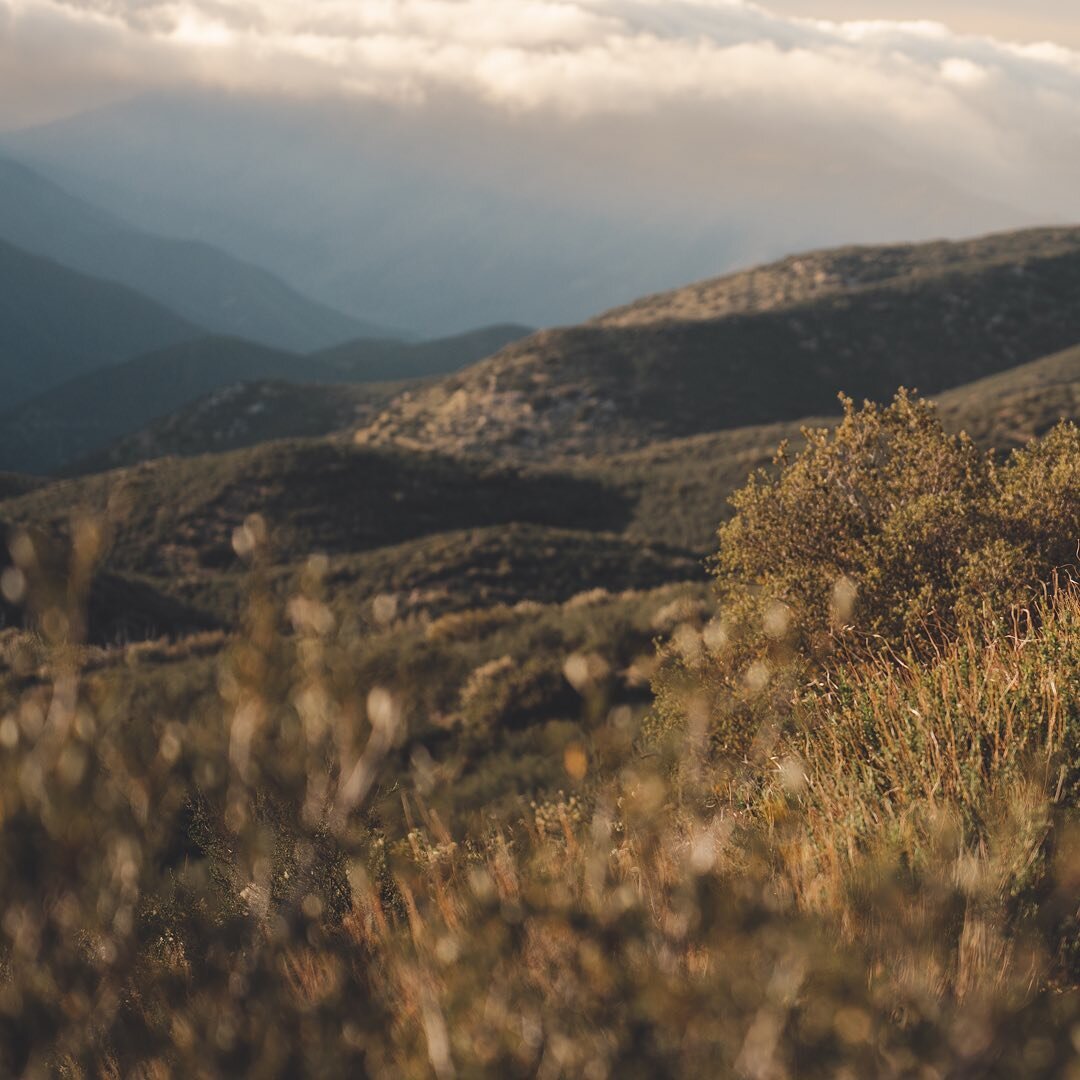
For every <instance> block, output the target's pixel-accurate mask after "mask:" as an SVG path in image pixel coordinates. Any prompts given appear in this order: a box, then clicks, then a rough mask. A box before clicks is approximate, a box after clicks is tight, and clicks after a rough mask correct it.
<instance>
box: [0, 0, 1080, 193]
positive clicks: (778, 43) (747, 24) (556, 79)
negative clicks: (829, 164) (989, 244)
mask: <svg viewBox="0 0 1080 1080" xmlns="http://www.w3.org/2000/svg"><path fill="white" fill-rule="evenodd" d="M947 7H948V5H947V4H945V6H944V8H943V10H947ZM191 85H199V86H207V85H209V86H219V87H229V88H232V89H242V90H248V91H256V92H261V91H271V90H272V91H276V92H280V91H285V92H289V93H295V94H306V95H316V94H317V95H323V94H335V95H338V94H340V95H345V96H353V97H359V98H370V97H379V98H389V99H392V100H395V101H405V102H410V103H415V104H416V105H417V106H422V105H423V104H424V103H425V102H426V101H429V100H430V99H431V98H432V97H438V96H442V95H445V94H446V93H447V92H448V91H454V92H456V93H461V94H465V95H466V96H468V97H471V98H474V99H476V100H477V101H479V102H483V103H485V104H487V105H493V106H495V107H497V108H500V109H506V110H512V111H519V112H520V111H525V112H549V113H551V114H552V115H553V116H557V117H563V118H574V117H579V116H580V115H581V114H583V113H586V114H589V113H591V114H596V113H618V114H640V115H642V116H643V117H647V116H653V117H662V118H663V119H662V120H661V121H660V122H671V119H670V118H672V117H676V118H677V116H678V113H679V110H680V109H683V108H687V107H691V108H693V109H694V110H695V113H696V112H697V111H698V110H699V109H700V107H701V106H702V105H707V106H709V107H711V108H712V109H714V110H715V112H716V115H717V116H718V118H721V119H722V118H723V117H724V116H737V117H740V118H746V117H748V116H749V117H753V118H754V119H755V120H756V121H759V122H760V123H762V124H765V125H767V124H769V123H770V122H771V121H773V122H779V123H781V124H784V123H787V122H789V121H790V119H791V118H792V117H797V118H798V123H799V125H800V127H801V128H803V129H805V128H806V126H807V125H810V126H820V127H821V128H822V129H823V130H826V131H829V130H831V131H835V130H836V129H838V128H844V127H847V128H848V129H849V130H860V131H861V130H865V129H867V128H870V129H873V130H874V131H876V132H877V133H878V135H879V136H881V137H883V142H884V143H885V144H887V145H888V146H891V147H893V148H894V149H895V152H896V153H897V155H898V156H899V157H900V158H901V159H902V160H904V161H905V162H911V161H917V162H919V163H920V164H922V165H923V166H925V167H926V168H928V169H931V170H935V171H936V170H944V171H945V172H948V173H950V174H953V175H955V173H956V170H958V169H964V170H971V171H972V172H973V173H974V175H976V176H978V177H980V181H979V185H978V186H979V187H980V189H981V190H982V191H983V193H984V194H985V195H987V196H991V197H997V198H1003V199H1006V200H1015V199H1016V197H1017V193H1018V192H1020V193H1022V192H1024V191H1025V189H1026V187H1027V185H1029V184H1030V182H1031V180H1032V178H1033V177H1040V178H1042V179H1043V181H1044V182H1046V183H1047V184H1048V185H1049V191H1048V194H1050V195H1051V196H1052V198H1054V199H1055V201H1056V197H1057V196H1059V195H1060V194H1061V193H1062V192H1063V191H1064V190H1065V189H1067V188H1070V187H1072V186H1073V181H1074V180H1075V174H1074V173H1072V172H1071V167H1072V166H1073V165H1075V163H1076V160H1077V154H1078V149H1080V53H1077V52H1074V51H1070V50H1068V49H1066V48H1065V47H1062V46H1055V45H1052V44H1048V43H1043V44H1026V45H1020V44H1009V43H1003V42H997V41H995V40H993V39H990V38H978V37H973V36H964V37H962V36H958V35H956V34H954V33H951V32H950V31H949V30H947V29H946V28H945V26H944V25H943V24H936V23H930V22H919V23H898V22H885V21H875V22H847V23H835V22H826V21H821V20H810V19H800V18H794V17H791V16H781V15H777V14H773V13H771V12H769V11H768V10H766V9H765V8H763V7H759V6H757V5H755V4H749V3H743V2H740V0H659V2H655V0H654V2H649V0H576V2H559V0H364V2H363V3H356V2H354V0H348V2H343V0H315V2H312V0H262V2H259V3H254V2H248V0H179V2H157V0H62V2H50V0H0V102H2V103H3V104H2V105H0V124H3V125H5V126H7V127H9V128H10V127H12V126H16V125H18V124H20V123H28V122H33V121H38V120H41V119H43V118H44V117H46V116H48V115H50V114H54V113H56V112H63V111H73V110H75V109H77V108H79V107H86V106H87V105H92V104H95V103H98V102H101V101H104V100H110V99H115V98H118V97H122V96H126V95H129V94H132V93H134V92H137V91H142V90H147V89H175V88H177V87H181V86H191ZM1063 166H1068V167H1069V175H1068V176H1062V175H1061V174H1060V170H1061V168H1062V167H1063Z"/></svg>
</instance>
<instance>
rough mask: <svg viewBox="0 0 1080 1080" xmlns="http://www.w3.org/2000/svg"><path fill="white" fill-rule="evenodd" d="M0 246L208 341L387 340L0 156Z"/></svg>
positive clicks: (305, 344) (303, 347)
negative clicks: (163, 310)
mask: <svg viewBox="0 0 1080 1080" xmlns="http://www.w3.org/2000/svg"><path fill="white" fill-rule="evenodd" d="M0 240H4V241H7V242H8V243H10V244H14V245H16V246H18V247H20V248H23V249H24V250H25V251H27V252H31V253H33V254H36V255H44V256H47V257H48V258H51V259H55V260H56V261H57V262H59V263H61V264H63V265H64V266H66V267H69V268H70V269H73V270H79V271H81V272H82V273H85V274H90V275H92V276H94V277H98V278H104V279H106V280H108V281H113V282H117V283H119V284H121V285H126V286H128V287H129V288H131V289H135V290H136V291H138V292H139V293H141V294H143V295H144V296H147V297H149V298H150V299H152V300H156V301H158V303H160V304H162V305H164V306H165V307H168V308H169V309H170V310H172V311H174V312H176V313H177V314H178V315H180V316H182V317H183V318H184V319H186V320H188V321H190V322H191V323H193V324H195V325H197V326H199V327H201V328H203V329H204V330H206V331H210V332H212V333H215V334H229V335H233V336H236V337H244V338H248V339H250V340H252V341H256V342H260V343H262V344H265V345H272V346H276V347H278V348H283V349H295V350H298V351H305V352H306V351H310V350H313V349H318V348H322V347H324V346H328V345H334V344H338V343H340V342H343V341H347V340H349V339H351V338H356V337H359V336H361V335H363V336H366V337H386V336H388V335H389V334H390V333H391V332H390V331H389V330H387V329H386V328H385V327H380V326H377V325H375V324H372V323H363V322H361V321H359V320H357V319H352V318H349V317H348V316H346V315H343V314H342V313H341V312H339V311H334V310H333V309H332V308H330V307H328V306H326V305H324V304H319V303H316V302H315V301H313V300H310V299H308V298H307V297H306V296H302V295H301V294H300V293H299V292H297V291H296V290H295V289H293V288H291V287H290V286H289V285H286V284H285V282H283V281H282V280H281V279H280V278H277V277H275V276H274V275H273V274H270V273H268V272H267V271H265V270H262V269H260V268H259V267H257V266H254V265H252V264H250V263H247V262H243V261H241V260H240V259H236V258H234V257H233V256H231V255H227V254H225V252H223V251H220V250H219V249H217V248H215V247H212V246H211V245H210V244H207V243H202V242H196V241H190V240H171V239H168V238H166V237H163V236H155V235H153V234H151V233H149V232H145V231H143V230H140V229H137V228H135V227H133V226H131V225H128V224H126V223H125V222H123V221H121V220H120V219H119V218H118V217H115V216H114V215H112V214H109V213H106V212H105V211H104V210H101V209H99V208H97V207H96V206H93V205H91V204H90V203H88V202H86V201H85V200H83V199H79V198H76V197H75V196H73V195H70V194H68V192H66V191H65V190H63V189H62V188H61V187H59V186H58V185H56V184H54V183H52V182H51V181H49V180H47V179H46V178H45V177H44V176H43V175H41V174H40V173H38V172H34V171H32V170H30V169H28V168H26V167H25V166H24V165H21V164H19V163H17V162H15V161H12V160H9V159H4V158H0Z"/></svg>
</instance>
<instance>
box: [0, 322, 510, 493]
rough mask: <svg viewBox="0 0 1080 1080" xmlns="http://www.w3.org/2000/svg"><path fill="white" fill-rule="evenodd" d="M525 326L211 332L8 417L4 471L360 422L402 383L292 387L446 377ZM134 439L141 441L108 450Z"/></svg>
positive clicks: (101, 463)
mask: <svg viewBox="0 0 1080 1080" xmlns="http://www.w3.org/2000/svg"><path fill="white" fill-rule="evenodd" d="M525 333H528V331H527V330H526V329H525V328H523V327H514V326H496V327H488V328H483V329H480V330H477V331H475V332H473V333H470V334H464V335H459V336H455V337H452V338H445V339H436V340H432V341H425V342H418V343H415V344H404V343H401V342H391V341H386V340H373V341H362V340H361V341H354V342H351V343H350V344H349V345H348V346H346V347H344V348H342V349H337V350H334V351H333V352H331V353H326V354H316V355H313V356H306V357H305V356H300V355H298V354H295V353H289V352H284V351H281V350H278V349H271V348H269V347H267V346H264V345H258V344H255V343H253V342H250V341H245V340H242V339H237V338H224V337H201V338H198V339H195V340H192V341H186V342H183V343H182V344H180V345H176V346H173V347H169V348H165V349H161V350H157V351H155V352H152V353H149V354H147V355H144V356H138V357H134V358H133V359H131V360H128V361H125V362H124V363H121V364H115V365H112V366H110V367H106V368H101V369H97V370H94V371H93V372H89V373H86V374H84V375H81V376H79V377H77V378H75V379H72V380H70V381H68V382H66V383H62V384H61V385H59V386H55V387H52V388H50V389H49V390H47V391H45V392H44V393H42V394H40V395H38V396H36V397H34V398H32V399H31V400H29V401H26V402H23V403H22V404H20V405H19V406H18V408H16V409H14V410H10V411H7V412H6V413H5V414H3V415H0V468H6V469H10V470H14V471H27V472H50V471H55V470H59V469H63V468H67V467H69V466H73V465H76V463H80V464H78V466H77V467H78V468H79V469H80V470H82V471H86V470H88V469H93V468H96V467H112V466H113V465H117V464H129V463H132V462H134V461H137V460H143V459H145V458H147V457H155V456H160V455H162V454H170V453H179V454H190V453H204V452H206V451H210V450H227V449H233V448H237V447H240V446H248V445H251V444H253V443H256V442H262V441H265V440H267V439H275V438H287V437H294V436H307V435H322V434H328V433H330V432H333V431H337V430H339V429H341V428H346V427H356V426H358V425H360V424H363V423H365V422H366V421H367V420H369V419H371V418H372V415H373V414H374V412H375V411H376V410H377V408H378V407H380V406H382V405H385V404H386V403H387V402H388V400H389V399H390V398H391V397H392V396H393V391H394V389H395V388H394V387H392V386H386V387H380V388H377V389H376V388H372V389H359V388H357V389H345V388H341V389H339V390H333V389H329V388H327V387H326V386H323V387H319V386H310V385H296V386H291V387H290V386H287V385H286V382H288V383H293V384H335V383H367V382H369V381H370V380H381V379H395V380H402V379H407V378H410V377H412V376H415V375H420V374H423V375H431V374H445V373H447V372H452V371H455V370H457V369H458V368H460V367H461V366H463V365H465V364H468V363H471V362H473V361H476V360H479V359H481V358H482V357H484V356H487V355H488V354H489V353H490V352H492V351H493V350H494V349H497V348H499V347H500V346H502V345H504V344H505V343H506V342H507V341H510V340H513V339H514V338H515V337H520V336H521V335H522V334H525ZM268 380H272V381H273V382H274V385H273V386H272V387H271V386H267V385H265V384H266V383H267V381H268ZM249 383H258V384H260V385H259V386H246V385H244V384H249ZM398 389H400V387H398ZM226 391H227V392H226ZM199 399H205V400H202V401H200V400H199ZM178 410H179V412H177V411H178ZM174 414H175V415H174ZM129 435H134V436H135V437H134V438H132V439H130V440H128V441H126V442H124V443H123V445H122V446H118V447H117V448H116V449H115V451H112V450H109V451H107V452H106V453H105V454H104V456H103V457H101V458H99V457H98V456H97V454H98V452H99V451H103V450H105V449H106V448H108V447H109V444H111V443H113V442H114V441H116V440H122V439H124V438H125V437H126V436H129ZM84 459H87V462H88V463H87V464H85V465H83V464H81V462H83V460H84Z"/></svg>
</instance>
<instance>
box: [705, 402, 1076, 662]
mask: <svg viewBox="0 0 1080 1080" xmlns="http://www.w3.org/2000/svg"><path fill="white" fill-rule="evenodd" d="M844 409H845V415H844V419H843V421H842V423H841V424H840V425H839V426H838V427H836V428H835V429H834V430H831V431H830V430H828V429H820V430H816V431H807V432H806V439H807V444H806V447H805V449H803V450H802V451H801V452H800V453H799V454H798V455H797V456H796V457H795V458H794V459H793V460H791V461H789V462H783V468H782V470H781V471H780V473H779V475H776V476H770V475H769V474H766V473H764V472H760V473H758V474H756V475H755V476H754V477H752V478H751V480H750V482H749V483H748V484H747V486H746V487H745V488H743V489H742V490H741V491H740V492H738V493H737V494H736V495H735V496H734V497H733V504H734V507H735V510H736V513H735V516H734V518H733V519H732V520H731V521H730V522H728V523H727V524H725V525H723V526H722V527H721V529H720V532H719V551H718V553H717V555H716V557H715V560H714V571H715V575H716V580H717V588H718V591H719V596H720V600H721V603H722V604H724V605H726V606H728V607H730V608H733V609H736V610H740V609H745V608H746V607H747V606H753V607H754V608H755V609H756V610H757V611H759V612H760V611H763V610H764V606H765V605H767V604H768V603H771V602H779V603H782V604H784V605H786V606H787V607H788V608H789V609H790V611H791V612H792V614H793V617H794V620H795V623H796V625H797V627H798V630H799V632H800V634H801V635H802V637H803V639H804V641H805V642H806V643H808V644H819V643H821V642H822V641H823V640H824V639H825V638H826V637H827V636H828V635H830V633H831V632H833V631H835V630H839V629H844V630H846V634H845V635H844V638H845V645H846V646H847V648H849V649H852V648H854V649H857V650H859V651H868V650H869V651H873V650H875V649H877V648H879V647H886V648H887V647H890V646H892V645H895V643H897V642H899V641H902V640H910V639H912V638H915V637H919V636H927V635H928V636H930V637H932V638H939V639H940V638H941V637H946V636H949V635H950V634H953V633H955V632H956V631H957V630H958V629H960V628H962V627H964V626H971V625H973V624H974V622H975V621H976V620H977V619H978V618H980V617H981V616H982V615H983V614H984V612H987V611H989V612H992V613H995V614H997V615H999V616H1000V615H1006V614H1007V613H1008V612H1009V611H1010V609H1011V608H1012V607H1014V606H1015V605H1023V604H1027V603H1030V602H1031V600H1032V599H1034V598H1035V597H1036V596H1037V595H1038V592H1039V588H1040V586H1041V585H1043V584H1045V583H1048V582H1049V581H1050V580H1051V579H1052V578H1053V576H1054V574H1055V572H1057V571H1062V570H1067V569H1068V568H1069V567H1070V566H1075V565H1076V562H1077V543H1078V542H1080V446H1078V439H1080V435H1078V432H1077V429H1076V428H1075V427H1073V426H1071V425H1062V426H1061V427H1059V428H1058V429H1056V430H1054V431H1052V432H1051V433H1049V434H1048V435H1047V436H1046V437H1045V438H1044V439H1043V440H1041V441H1040V442H1038V443H1035V444H1033V445H1032V446H1031V447H1029V448H1028V449H1026V450H1022V451H1018V452H1017V453H1015V454H1014V455H1013V457H1012V458H1011V459H1010V460H1009V461H1008V462H1006V463H1005V464H1004V465H1003V466H997V465H995V463H994V461H993V459H992V458H991V457H989V456H986V455H984V454H982V453H980V452H979V451H978V450H977V449H976V447H975V446H974V444H973V443H972V442H971V440H970V439H968V438H967V437H966V436H964V435H958V436H951V435H948V434H946V433H945V431H944V429H943V428H942V426H941V424H940V423H939V421H938V419H937V417H936V414H935V412H934V409H933V407H932V406H931V405H930V404H928V403H926V402H923V401H919V400H917V399H915V398H913V397H911V396H910V395H908V394H907V393H905V392H901V393H900V394H899V395H898V396H897V398H896V400H895V401H894V402H893V404H892V405H890V406H889V407H887V408H880V407H878V406H876V405H871V404H867V405H865V406H864V407H863V408H862V409H859V410H856V409H855V407H854V406H853V404H852V402H850V401H847V400H845V402H844Z"/></svg>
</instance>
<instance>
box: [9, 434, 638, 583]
mask: <svg viewBox="0 0 1080 1080" xmlns="http://www.w3.org/2000/svg"><path fill="white" fill-rule="evenodd" d="M630 510H631V506H630V503H629V500H628V499H627V498H626V497H625V496H624V495H623V494H622V493H621V492H619V491H618V490H616V489H614V488H612V487H610V486H608V485H606V484H603V483H601V482H599V481H597V480H594V479H590V478H587V477H575V476H570V475H567V474H563V473H558V472H552V471H546V470H538V469H531V470H530V469H525V470H523V469H518V468H515V467H512V466H511V467H504V466H499V465H494V464H486V463H484V462H480V461H465V460H456V459H451V458H446V457H443V456H441V455H435V454H422V453H413V452H409V451H404V450H399V449H394V448H388V449H374V448H366V447H357V446H354V445H352V444H351V443H348V442H339V441H333V440H328V439H318V440H315V439H312V440H283V441H279V442H273V443H267V444H265V445H262V446H257V447H253V448H250V449H246V450H238V451H234V452H232V453H227V454H217V455H204V456H201V457H194V458H165V459H161V460H158V461H153V462H147V463H144V464H142V465H139V466H136V467H134V468H132V469H122V470H118V471H115V472H109V473H102V474H98V475H95V476H88V477H85V478H77V479H71V480H63V481H58V482H56V483H52V484H49V485H47V486H46V487H44V488H41V489H40V490H37V491H33V492H30V493H28V494H25V495H22V496H20V497H18V498H14V499H9V500H7V501H6V502H5V503H4V511H3V512H4V517H5V519H6V520H7V521H8V522H9V523H10V524H12V525H29V524H33V525H35V526H37V527H40V528H44V529H46V530H48V531H50V532H53V531H58V530H59V531H63V530H64V529H65V528H66V524H67V522H68V521H69V520H70V518H71V515H72V513H73V512H82V513H87V514H91V515H95V516H97V517H99V518H101V519H102V520H104V521H105V522H106V523H107V528H108V530H109V533H110V536H111V541H110V546H109V556H108V559H107V563H106V565H107V567H108V568H109V569H111V570H115V571H120V572H125V573H138V574H146V575H151V576H155V577H164V578H176V577H179V576H181V575H184V574H195V575H196V576H198V575H199V574H202V573H204V572H205V573H211V574H212V573H216V572H218V571H220V570H221V569H223V568H226V569H227V568H231V567H236V566H237V565H238V560H237V559H236V556H235V553H234V551H233V547H232V540H233V533H234V530H235V529H237V528H238V527H240V526H241V525H242V524H243V523H244V521H245V520H246V518H247V517H248V515H250V514H252V513H259V514H262V515H264V516H265V518H266V520H267V522H268V523H270V527H271V529H272V535H271V552H272V558H273V559H274V560H276V561H278V562H281V563H290V562H294V561H297V560H303V559H304V558H306V557H307V556H308V555H309V554H311V553H312V552H326V553H328V554H335V553H344V552H352V553H355V552H359V551H366V550H370V549H373V548H378V547H385V546H388V545H392V544H397V543H401V542H404V541H407V540H413V539H417V538H419V537H423V536H430V535H434V534H436V533H440V532H450V531H454V530H459V529H467V528H482V527H486V526H496V525H506V524H509V523H511V522H519V523H524V524H535V525H543V526H550V527H556V528H568V529H582V530H585V531H601V532H619V531H621V530H622V529H623V527H624V526H625V524H626V523H627V521H628V520H629V515H630Z"/></svg>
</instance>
